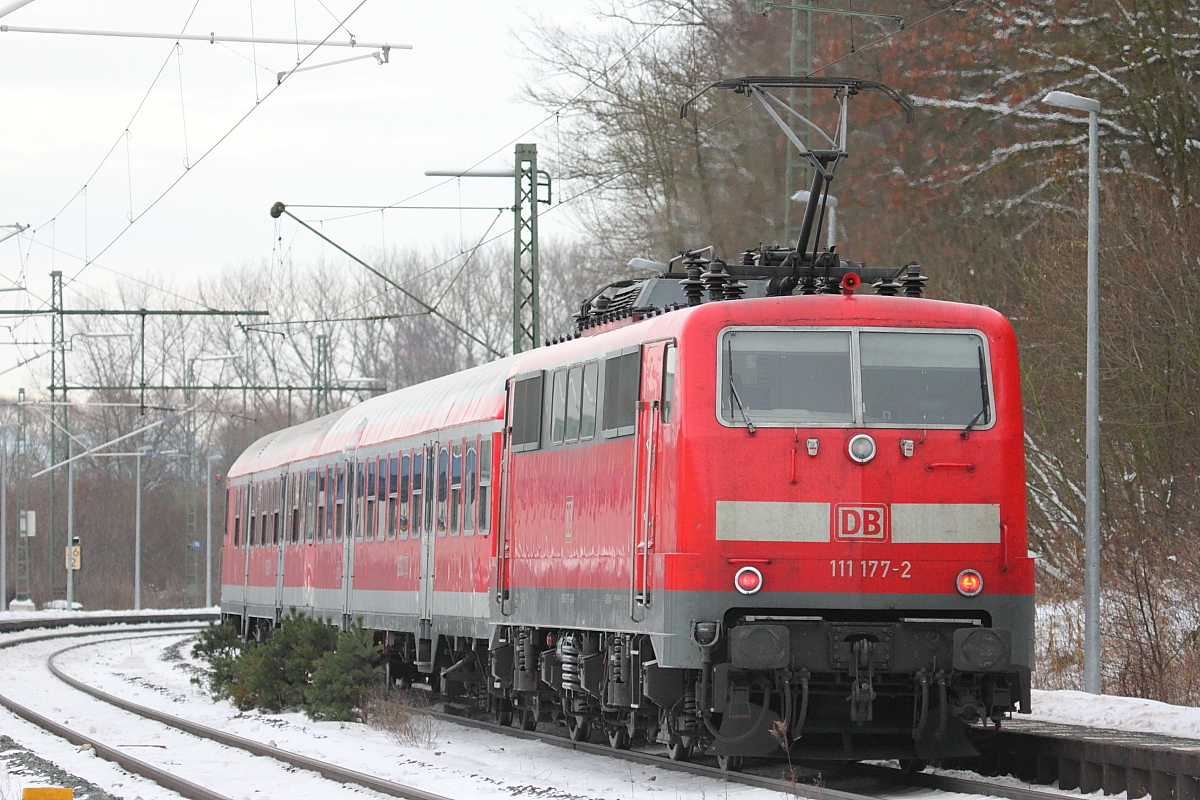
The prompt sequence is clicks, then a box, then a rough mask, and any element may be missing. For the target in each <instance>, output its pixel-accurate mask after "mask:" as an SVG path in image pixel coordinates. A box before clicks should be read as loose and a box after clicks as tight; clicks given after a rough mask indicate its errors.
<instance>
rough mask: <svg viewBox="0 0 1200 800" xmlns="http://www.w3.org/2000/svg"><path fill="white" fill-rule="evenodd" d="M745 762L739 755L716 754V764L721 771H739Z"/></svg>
mask: <svg viewBox="0 0 1200 800" xmlns="http://www.w3.org/2000/svg"><path fill="white" fill-rule="evenodd" d="M745 763H746V760H745V759H744V758H742V757H741V756H717V766H718V767H720V769H721V771H722V772H741V771H742V767H743V766H745Z"/></svg>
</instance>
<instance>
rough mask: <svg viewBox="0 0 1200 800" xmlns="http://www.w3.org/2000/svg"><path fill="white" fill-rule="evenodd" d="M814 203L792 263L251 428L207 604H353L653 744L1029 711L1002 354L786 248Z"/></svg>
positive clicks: (903, 293) (445, 675) (636, 286)
mask: <svg viewBox="0 0 1200 800" xmlns="http://www.w3.org/2000/svg"><path fill="white" fill-rule="evenodd" d="M745 80H747V81H755V80H757V81H762V80H764V79H745ZM864 83H865V82H857V84H856V85H857V86H858V88H860V89H861V88H872V87H871V86H864V85H863V84H864ZM747 85H748V86H751V87H759V85H758V84H754V83H749V84H747ZM844 88H845V87H844ZM753 91H762V88H761V87H759V88H754V89H753ZM836 152H837V151H830V152H829V153H821V152H819V153H817V156H818V157H819V159H818V160H819V161H820V162H821V163H824V164H825V166H826V167H828V166H829V165H830V163H835V162H834V161H833V159H836V158H838V156H836V155H834V153H836ZM842 155H844V153H843V154H842ZM823 180H824V177H823V175H822V174H821V173H818V174H817V178H816V182H815V183H814V187H813V192H812V196H813V197H814V198H816V197H819V196H820V194H821V190H822V188H823V186H822V185H821V182H822V181H823ZM816 206H817V201H815V200H814V201H813V202H810V206H809V209H808V213H807V214H806V217H805V224H804V231H803V232H802V233H801V237H800V242H798V245H797V247H796V248H782V249H781V248H763V247H760V248H758V249H756V250H752V251H747V252H746V253H743V254H742V257H741V258H740V259H739V260H738V262H739V263H736V264H725V263H723V262H721V261H719V260H715V259H709V258H705V257H703V252H698V251H689V252H687V253H684V254H682V256H681V258H679V259H676V260H674V261H673V262H672V263H671V265H663V271H662V273H661V274H660V276H659V277H657V278H652V279H649V280H645V281H625V282H621V283H618V284H614V285H613V286H610V287H607V288H606V289H605V290H604V291H602V292H601V293H599V294H597V295H596V296H594V297H593V298H591V299H590V300H589V301H588V302H586V303H585V304H584V306H583V308H582V309H581V312H580V315H579V317H578V327H579V334H578V335H577V336H575V337H572V338H568V339H567V340H565V341H562V342H559V343H556V344H553V345H550V346H547V347H543V348H539V349H537V350H534V351H532V352H528V353H522V354H519V355H516V356H512V357H509V358H506V359H502V360H499V361H496V362H493V363H490V364H487V365H484V366H481V367H477V368H474V369H471V370H467V371H464V372H462V373H458V374H455V375H450V376H447V377H444V378H439V379H437V380H434V381H429V382H427V383H424V384H420V385H418V386H412V387H409V388H406V389H401V390H399V391H396V392H392V393H390V394H388V395H384V396H381V397H377V398H374V399H371V400H368V401H366V402H364V403H362V404H360V405H358V406H355V407H353V408H349V409H345V410H343V411H339V412H337V413H335V414H331V415H329V416H326V417H322V418H320V419H317V420H313V421H311V422H307V423H304V424H302V425H297V426H295V427H292V428H288V429H286V430H283V431H280V432H278V433H275V434H272V435H270V436H267V437H265V438H264V439H262V440H260V441H259V442H257V443H256V444H255V445H253V446H252V447H250V448H249V449H248V450H247V451H246V453H245V454H243V456H242V457H241V458H240V459H239V460H238V461H237V462H236V463H235V464H234V466H233V468H232V469H231V470H230V481H229V489H228V492H229V503H228V509H229V512H228V519H227V524H226V534H225V540H224V548H225V555H224V560H223V576H222V611H223V613H224V615H225V616H226V617H227V618H229V619H231V620H232V621H234V622H236V623H237V624H240V625H241V626H242V627H243V630H244V631H245V632H246V633H248V634H252V635H263V634H265V633H266V632H268V631H269V630H270V628H271V627H272V626H273V625H274V624H275V623H276V622H277V621H278V620H279V618H280V616H281V615H282V614H283V613H284V612H285V611H286V610H287V609H289V608H295V609H297V610H299V611H302V612H303V613H306V614H310V615H313V616H316V617H320V618H324V619H328V620H330V621H331V622H334V623H336V624H341V625H345V624H348V623H349V621H350V620H351V619H361V620H362V621H363V624H364V625H365V626H366V627H368V628H371V629H373V630H375V631H376V632H377V636H378V641H379V642H380V644H381V645H382V646H383V647H384V650H385V653H386V655H387V663H388V668H389V674H390V676H391V678H392V679H393V680H396V681H399V682H401V683H409V682H412V681H417V680H419V681H427V682H428V683H429V685H430V686H431V687H432V688H433V690H435V691H441V692H445V693H446V694H450V695H455V696H459V697H465V696H471V697H474V698H475V699H476V700H477V701H478V702H479V703H480V704H481V705H482V706H483V707H484V708H486V709H487V710H489V711H490V712H492V713H494V714H496V715H497V716H498V718H500V719H501V720H513V719H515V720H517V721H518V722H519V724H522V725H524V726H532V725H534V724H536V723H537V722H538V721H553V722H561V723H565V724H566V725H567V727H568V729H569V731H570V733H571V735H572V736H573V737H575V738H584V737H587V736H589V735H590V734H591V732H593V731H596V732H603V733H604V734H605V735H607V737H608V740H609V743H610V744H611V745H612V746H614V747H628V746H629V743H630V740H631V738H632V737H634V736H635V735H641V736H644V737H646V738H647V739H648V740H650V741H660V742H662V743H664V744H666V745H667V746H668V748H669V751H670V753H671V755H672V757H674V758H678V759H683V758H687V757H689V755H690V754H691V753H692V752H693V751H695V750H696V749H697V748H699V749H701V750H702V751H703V752H707V753H710V754H714V755H716V756H717V757H718V758H719V760H720V761H721V763H722V765H723V766H725V767H728V768H734V767H736V766H737V765H738V764H739V763H740V761H741V759H742V758H743V757H746V756H769V755H779V754H781V753H782V752H783V750H789V751H791V752H792V753H793V754H794V755H796V756H798V757H804V758H849V759H862V758H902V759H913V760H924V759H938V758H947V757H953V756H961V755H970V754H973V753H974V752H975V751H974V748H973V746H972V744H971V737H972V735H973V733H974V732H977V731H981V730H984V729H986V728H987V727H988V725H989V724H996V725H998V724H999V721H1000V720H1001V719H1002V718H1003V717H1004V716H1005V715H1007V714H1009V713H1010V712H1012V711H1014V710H1016V709H1017V708H1018V707H1019V708H1020V710H1021V711H1026V712H1027V711H1028V710H1029V694H1030V692H1029V675H1030V667H1031V666H1032V656H1033V646H1032V638H1033V610H1034V609H1033V567H1032V562H1031V560H1030V559H1029V558H1028V557H1027V554H1026V518H1025V482H1024V454H1023V428H1022V412H1021V398H1020V386H1019V378H1018V369H1017V346H1016V341H1015V338H1014V335H1013V331H1012V328H1011V327H1010V326H1009V324H1008V323H1007V321H1006V320H1005V319H1004V318H1003V317H1002V316H1001V315H1000V314H998V313H996V312H995V311H992V310H990V309H988V308H984V307H980V306H973V305H966V304H958V303H947V302H939V301H933V300H928V299H924V298H923V297H922V296H921V295H922V293H923V284H924V282H925V280H926V279H925V277H924V276H923V275H921V274H920V268H919V267H917V266H916V265H909V266H908V267H905V268H901V269H899V270H897V269H877V268H876V269H871V268H866V267H864V266H863V265H861V264H854V263H852V262H848V261H844V260H841V259H839V258H837V257H836V256H835V255H833V254H832V253H831V252H829V251H826V252H823V253H816V254H814V253H812V252H806V251H807V249H808V239H809V237H810V236H811V232H812V229H813V227H814V217H815V213H816ZM814 250H815V248H814ZM862 277H865V278H867V279H869V280H871V281H872V282H873V283H874V286H875V291H876V295H877V296H864V295H856V294H854V292H853V289H854V288H855V287H856V286H857V285H858V282H859V279H860V278H862Z"/></svg>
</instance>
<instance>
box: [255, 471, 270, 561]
mask: <svg viewBox="0 0 1200 800" xmlns="http://www.w3.org/2000/svg"><path fill="white" fill-rule="evenodd" d="M270 498H271V493H270V483H263V484H260V485H259V487H258V508H259V519H258V544H259V546H260V547H266V546H267V505H268V503H269V502H270Z"/></svg>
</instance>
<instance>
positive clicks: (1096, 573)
mask: <svg viewBox="0 0 1200 800" xmlns="http://www.w3.org/2000/svg"><path fill="white" fill-rule="evenodd" d="M1042 102H1043V103H1046V104H1047V105H1051V106H1057V107H1058V108H1070V109H1074V110H1076V111H1086V112H1087V113H1088V239H1087V388H1086V395H1087V402H1086V411H1085V414H1086V418H1087V423H1086V434H1085V439H1086V445H1085V448H1084V450H1085V458H1086V466H1085V474H1084V482H1085V488H1084V497H1085V501H1084V502H1085V511H1084V535H1083V541H1084V577H1083V597H1084V603H1083V690H1084V691H1085V692H1088V693H1090V694H1100V693H1101V688H1102V687H1101V681H1100V280H1099V267H1098V260H1099V259H1098V254H1099V243H1100V169H1099V163H1098V162H1099V143H1098V141H1097V139H1098V134H1099V113H1100V102H1099V101H1098V100H1094V99H1092V98H1090V97H1081V96H1079V95H1077V94H1072V93H1070V92H1050V93H1049V94H1048V95H1046V96H1045V97H1044V98H1043V99H1042Z"/></svg>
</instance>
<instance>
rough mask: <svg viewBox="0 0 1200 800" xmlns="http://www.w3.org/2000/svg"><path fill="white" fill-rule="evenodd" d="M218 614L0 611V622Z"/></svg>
mask: <svg viewBox="0 0 1200 800" xmlns="http://www.w3.org/2000/svg"><path fill="white" fill-rule="evenodd" d="M206 612H207V613H209V614H219V613H221V609H220V607H219V606H212V607H211V608H143V609H142V610H140V611H134V610H133V609H131V608H126V609H120V608H116V609H111V608H110V609H103V610H99V611H79V610H76V611H67V610H66V609H65V608H57V609H51V608H47V609H43V610H41V611H23V610H22V611H0V622H11V621H14V620H26V619H45V620H60V619H67V618H69V619H78V618H92V617H101V618H103V617H124V616H129V615H131V614H138V615H144V616H147V617H157V616H170V615H172V614H203V613H206Z"/></svg>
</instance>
